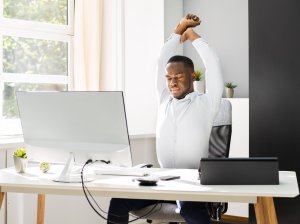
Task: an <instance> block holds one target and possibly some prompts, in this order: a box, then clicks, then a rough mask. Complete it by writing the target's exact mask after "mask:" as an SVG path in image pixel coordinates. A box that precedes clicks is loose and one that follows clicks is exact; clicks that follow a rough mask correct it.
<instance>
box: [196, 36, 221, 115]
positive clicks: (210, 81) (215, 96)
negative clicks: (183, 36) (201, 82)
mask: <svg viewBox="0 0 300 224" xmlns="http://www.w3.org/2000/svg"><path fill="white" fill-rule="evenodd" d="M192 44H193V46H194V47H195V49H196V50H197V52H198V54H199V55H200V57H201V59H202V61H203V64H204V66H205V81H206V93H205V95H206V97H207V99H208V101H209V102H210V104H211V108H212V112H213V114H214V115H216V113H217V112H218V110H219V106H220V102H221V98H222V93H223V75H222V70H221V65H220V60H219V58H218V56H217V55H216V53H215V52H214V51H213V49H212V48H211V47H210V46H209V45H208V44H207V42H206V41H204V40H203V39H202V38H198V39H196V40H194V41H193V43H192Z"/></svg>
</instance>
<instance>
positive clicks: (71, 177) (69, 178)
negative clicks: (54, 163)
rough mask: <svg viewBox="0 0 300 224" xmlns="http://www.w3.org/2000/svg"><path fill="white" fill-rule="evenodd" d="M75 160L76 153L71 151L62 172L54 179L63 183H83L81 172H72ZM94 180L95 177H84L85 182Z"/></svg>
mask: <svg viewBox="0 0 300 224" xmlns="http://www.w3.org/2000/svg"><path fill="white" fill-rule="evenodd" d="M74 160H75V156H74V153H73V152H71V153H70V156H69V159H68V160H67V162H66V164H65V166H64V168H63V170H62V172H61V174H60V175H59V176H58V177H56V178H54V179H53V181H55V182H62V183H81V173H72V168H73V166H74ZM93 180H94V179H93V178H91V177H83V182H90V181H93Z"/></svg>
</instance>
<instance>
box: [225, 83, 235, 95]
mask: <svg viewBox="0 0 300 224" xmlns="http://www.w3.org/2000/svg"><path fill="white" fill-rule="evenodd" d="M236 87H237V85H235V84H233V83H232V82H226V83H225V94H226V97H227V98H233V94H234V88H236Z"/></svg>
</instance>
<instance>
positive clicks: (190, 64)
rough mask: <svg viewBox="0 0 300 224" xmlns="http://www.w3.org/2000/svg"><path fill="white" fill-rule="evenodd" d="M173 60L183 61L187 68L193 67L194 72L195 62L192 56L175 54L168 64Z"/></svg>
mask: <svg viewBox="0 0 300 224" xmlns="http://www.w3.org/2000/svg"><path fill="white" fill-rule="evenodd" d="M172 62H182V63H183V64H184V66H185V67H186V68H189V69H191V70H192V72H193V71H194V63H193V61H192V60H191V59H190V58H188V57H186V56H182V55H175V56H173V57H171V58H170V59H169V60H168V63H167V64H169V63H172Z"/></svg>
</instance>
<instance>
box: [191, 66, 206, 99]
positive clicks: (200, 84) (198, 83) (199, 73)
mask: <svg viewBox="0 0 300 224" xmlns="http://www.w3.org/2000/svg"><path fill="white" fill-rule="evenodd" d="M194 73H195V81H194V83H193V84H194V90H196V91H198V92H199V93H204V92H205V81H204V71H203V69H196V70H195V71H194Z"/></svg>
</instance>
